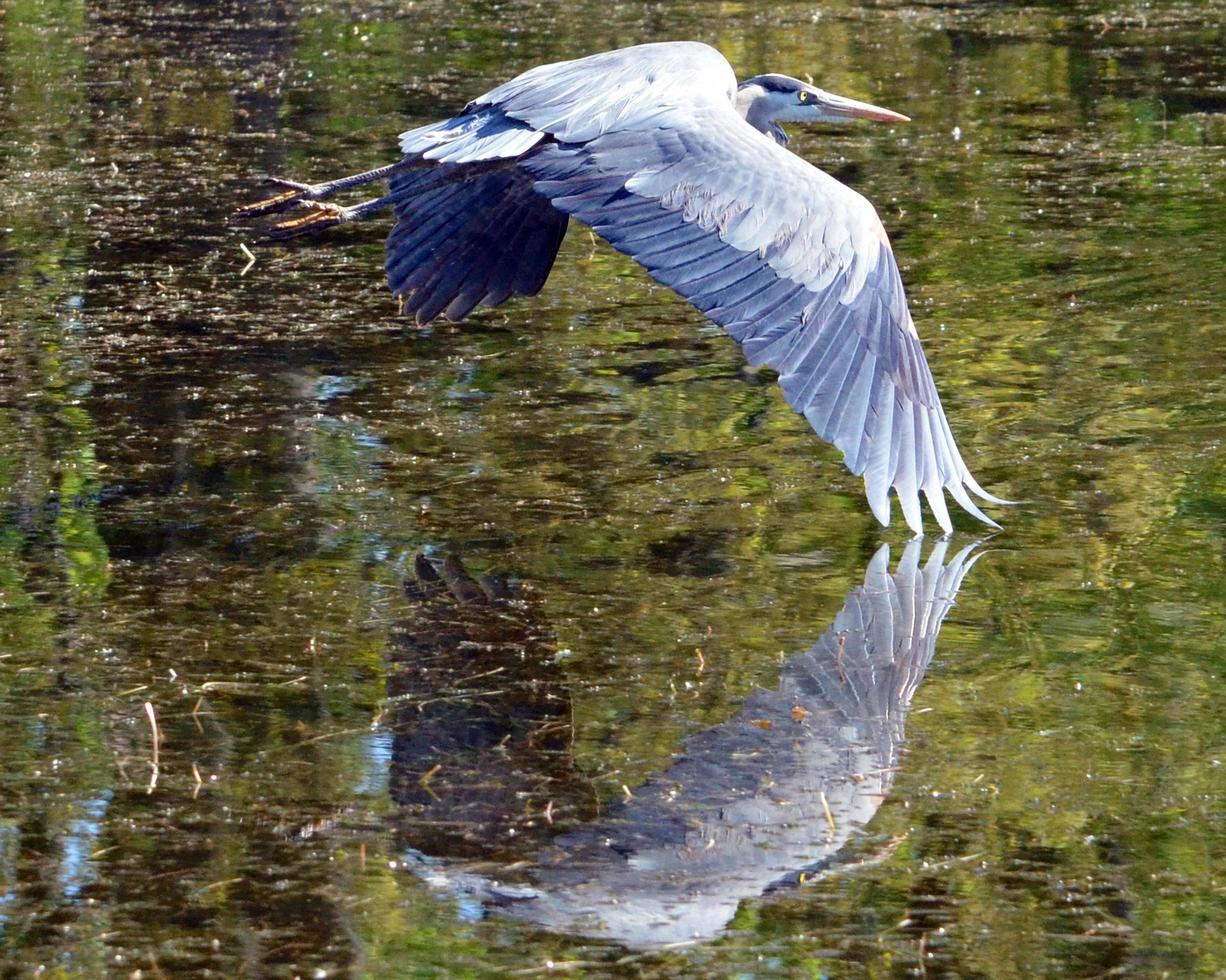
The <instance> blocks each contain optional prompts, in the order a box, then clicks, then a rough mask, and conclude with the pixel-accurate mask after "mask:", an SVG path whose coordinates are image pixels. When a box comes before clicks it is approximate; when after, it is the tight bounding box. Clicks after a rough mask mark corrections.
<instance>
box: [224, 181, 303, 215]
mask: <svg viewBox="0 0 1226 980" xmlns="http://www.w3.org/2000/svg"><path fill="white" fill-rule="evenodd" d="M266 183H269V184H275V185H276V186H278V187H284V188H285V190H283V191H282V192H281V193H280V194H274V195H273V196H272V197H266V198H264V199H263V200H262V201H254V202H253V203H251V204H247V205H244V206H243V207H241V208H239V209H238V210H237V211H235V212H234V215H233V217H234V219H235V220H236V221H245V220H246V219H248V218H258V217H261V216H262V215H265V214H276V213H277V212H279V211H287V210H289V209H290V208H292V207H294V206H295V205H298V204H305V203H308V202H312V201H313V200H314V199H315V198H317V197H320V196H322V195H323V192H324V191H323V188H322V187H320V186H319V185H318V184H303V183H300V182H298V181H296V180H286V179H285V178H283V177H269V178H268V180H267V181H266Z"/></svg>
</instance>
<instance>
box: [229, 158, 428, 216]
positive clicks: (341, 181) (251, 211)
mask: <svg viewBox="0 0 1226 980" xmlns="http://www.w3.org/2000/svg"><path fill="white" fill-rule="evenodd" d="M415 162H416V161H412V160H399V161H397V162H396V163H392V164H388V165H387V166H386V167H376V168H375V169H374V170H367V171H365V172H364V173H360V174H350V175H349V176H348V177H338V178H337V179H336V180H329V181H326V182H325V183H322V184H303V183H300V182H299V181H296V180H286V179H284V178H283V177H270V178H268V182H269V183H271V184H276V185H277V186H278V187H284V188H285V190H283V191H282V192H281V193H279V194H274V195H273V196H272V197H266V198H264V200H262V201H254V202H253V203H251V204H248V205H246V206H244V207H241V208H239V209H238V210H237V211H235V212H234V217H235V218H237V219H239V220H243V219H246V218H258V217H260V216H261V215H265V214H276V213H277V212H278V211H287V210H289V209H290V208H292V207H294V206H295V205H299V204H307V203H310V202H314V201H322V200H324V199H326V198H329V197H331V196H332V195H333V194H337V193H339V192H340V191H344V190H348V189H349V188H350V187H358V186H360V185H362V184H369V183H372V182H373V181H376V180H386V179H387V178H389V177H391V176H392V175H393V174H397V173H399V172H400V171H402V170H407V169H409V168H410V167H412V166H413V165H414V163H415ZM362 206H363V205H361V204H359V205H357V207H362ZM347 220H352V219H347Z"/></svg>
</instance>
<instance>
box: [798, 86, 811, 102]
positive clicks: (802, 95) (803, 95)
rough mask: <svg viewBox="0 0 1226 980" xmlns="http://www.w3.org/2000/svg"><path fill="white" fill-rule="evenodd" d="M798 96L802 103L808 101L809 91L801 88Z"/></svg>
mask: <svg viewBox="0 0 1226 980" xmlns="http://www.w3.org/2000/svg"><path fill="white" fill-rule="evenodd" d="M796 98H798V99H799V100H800V101H801V103H805V102H808V101H809V93H808V92H806V91H804V90H803V89H801V91H800V92H799V93H798V94H797V96H796Z"/></svg>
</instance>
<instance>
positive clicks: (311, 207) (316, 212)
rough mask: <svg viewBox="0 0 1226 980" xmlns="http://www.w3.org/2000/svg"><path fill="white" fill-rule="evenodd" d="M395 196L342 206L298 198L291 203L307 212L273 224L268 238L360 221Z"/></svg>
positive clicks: (284, 237)
mask: <svg viewBox="0 0 1226 980" xmlns="http://www.w3.org/2000/svg"><path fill="white" fill-rule="evenodd" d="M394 201H395V198H394V197H393V196H392V195H390V194H388V195H385V196H384V197H372V198H371V199H370V200H369V201H363V202H362V203H361V204H354V205H352V206H351V207H347V208H343V207H341V206H340V205H339V204H328V203H326V202H324V201H315V200H298V201H294V202H293V203H294V204H296V205H297V206H298V207H300V208H305V209H307V211H308V213H307V214H306V215H304V216H303V217H301V218H291V219H290V220H289V221H282V222H281V223H280V224H278V225H274V226H273V227H272V228H271V229H270V230H269V232H268V238H269V239H271V240H273V241H281V240H283V239H286V238H296V237H298V236H299V235H305V234H308V233H311V232H317V231H323V230H324V229H325V228H331V227H333V226H335V225H344V224H348V223H349V222H351V221H361V220H362V219H363V218H366V217H369V216H370V215H372V214H374V213H375V212H376V211H382V210H383V209H384V208H385V207H387V206H388V205H390V204H392V203H393V202H394Z"/></svg>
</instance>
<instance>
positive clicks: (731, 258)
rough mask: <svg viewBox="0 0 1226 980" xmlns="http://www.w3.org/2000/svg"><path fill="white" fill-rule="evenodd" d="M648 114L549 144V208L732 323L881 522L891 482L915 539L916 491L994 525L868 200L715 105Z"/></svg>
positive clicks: (542, 150)
mask: <svg viewBox="0 0 1226 980" xmlns="http://www.w3.org/2000/svg"><path fill="white" fill-rule="evenodd" d="M521 98H523V99H524V101H525V103H526V101H527V100H526V98H524V97H523V96H522V95H521ZM653 119H654V123H653V124H652V126H650V127H648V128H647V129H645V130H640V129H619V130H614V131H610V132H607V133H604V134H601V135H597V136H596V137H594V138H592V139H590V140H587V141H586V142H581V143H580V142H572V143H565V142H563V143H552V144H549V145H543V146H541V147H539V148H538V149H537V150H535V151H534V152H532V153H530V154H528V155H527V156H526V157H524V158H523V160H522V161H521V166H522V167H523V168H524V169H526V170H528V171H529V172H531V173H532V174H533V175H534V176H535V177H536V178H537V182H536V185H535V186H536V189H537V191H538V192H539V193H541V194H544V195H545V196H547V197H549V198H551V199H552V200H553V202H554V205H555V206H556V207H558V208H560V209H561V210H563V211H565V212H567V213H568V214H571V215H572V216H574V217H576V218H578V219H579V220H581V221H583V222H585V223H587V224H588V225H590V226H591V227H592V228H593V229H594V230H595V231H596V232H597V233H599V234H600V235H601V236H602V237H604V238H606V239H607V240H608V241H609V242H610V243H611V244H612V245H613V246H614V247H615V248H617V249H619V250H620V251H622V252H625V253H626V254H627V255H630V256H631V257H633V258H634V259H636V260H637V261H639V262H640V263H641V264H642V265H643V266H644V267H645V268H646V269H647V270H648V271H649V272H650V273H651V274H652V275H653V276H654V277H655V278H656V279H658V280H659V281H660V282H662V283H664V284H665V285H667V286H670V287H671V288H673V289H675V290H676V291H677V292H678V293H680V294H681V295H682V296H683V297H685V298H686V299H687V300H689V301H690V302H691V303H693V304H694V305H695V306H696V307H698V309H700V310H702V311H703V312H704V313H706V314H707V315H708V316H709V317H710V318H711V319H712V320H714V321H715V322H717V323H719V324H720V325H721V326H723V327H724V328H725V329H726V330H727V331H728V333H729V334H730V335H731V336H732V337H733V338H735V339H736V340H737V341H739V342H740V343H741V344H742V346H743V348H744V351H745V354H746V356H747V357H748V359H749V361H750V362H751V363H753V364H765V365H768V366H770V367H772V368H774V369H775V370H776V371H777V372H778V374H779V384H780V386H781V387H782V388H783V392H784V396H785V397H786V399H787V401H788V403H789V404H790V405H792V407H793V408H795V409H796V410H797V411H798V412H800V413H802V414H803V415H804V416H805V417H806V419H808V421H809V422H810V424H811V425H812V426H813V428H814V430H815V431H816V432H817V433H818V435H820V436H821V437H822V438H823V439H825V440H827V441H829V442H831V443H833V444H834V445H835V446H836V447H838V448H839V449H841V450H842V451H843V454H844V461H845V462H846V464H847V466H848V467H849V468H850V469H851V471H852V472H853V473H856V474H857V475H863V476H864V480H865V486H866V490H867V494H868V499H869V504H870V506H871V508H872V510H873V513H874V514H875V515H876V516H877V517H878V519H879V520H881V521H882V523H888V522H889V490H890V488H891V487H893V488H894V490H895V492H896V494H897V496H898V498H899V502H900V504H901V506H902V511H903V516H904V518H905V519H906V521H907V524H908V525H909V526H910V527H911V528H912V530H914V531H916V532H917V533H921V531H922V516H921V509H920V494H921V493H923V494H924V496H925V497H927V499H928V500H929V505H930V506H931V508H932V511H933V514H934V516H935V517H936V519H937V522H938V523H939V524H940V526H941V527H942V528H943V529H944V530H946V531H949V530H950V529H951V527H952V525H951V522H950V517H949V513H948V510H947V508H946V507H945V504H944V497H943V491H944V490H949V491H950V493H951V494H952V495H953V497H954V499H955V500H957V501H958V503H959V504H961V505H962V507H963V508H965V509H966V510H967V511H968V512H969V513H971V514H973V515H974V516H975V517H977V518H978V519H979V520H982V521H984V522H985V523H987V524H994V522H993V521H992V520H991V519H990V518H988V517H987V516H986V515H985V514H984V513H983V512H982V511H981V510H980V509H979V508H978V507H977V506H976V505H975V503H974V502H973V501H972V500H971V498H970V495H969V494H968V493H967V490H968V489H969V490H970V491H972V492H974V493H977V494H979V495H980V496H982V497H984V498H985V499H987V500H995V499H996V498H993V497H991V496H990V495H988V494H986V493H984V492H983V491H982V489H981V488H980V487H979V485H978V484H977V483H976V482H975V481H974V479H973V478H972V477H971V475H970V473H969V471H968V470H967V468H966V465H965V463H964V462H963V461H962V457H961V455H960V453H959V452H958V449H957V446H956V445H955V443H954V440H953V438H952V435H951V434H950V430H949V425H948V422H947V421H946V419H945V415H944V412H943V410H942V408H941V403H940V399H939V397H938V395H937V391H936V386H935V384H934V383H933V379H932V373H931V371H930V370H929V368H928V364H927V361H926V360H925V358H924V354H923V350H922V348H921V347H920V343H919V338H918V336H917V335H916V333H915V328H914V325H913V324H912V321H911V317H910V314H909V313H908V312H907V306H906V299H905V296H904V293H903V287H902V280H901V277H900V276H899V273H898V268H897V265H896V263H895V262H894V258H893V253H892V252H891V250H890V247H889V243H888V240H887V238H886V236H885V232H884V230H883V229H882V227H881V223H880V221H879V220H878V219H877V216H876V213H875V212H874V211H873V209H872V206H871V205H870V204H869V203H868V202H867V201H865V200H864V198H862V197H861V196H860V195H858V194H856V193H855V192H854V191H852V190H850V189H849V188H846V187H844V186H843V185H842V184H840V183H838V182H837V181H835V180H834V179H833V178H831V177H830V176H829V175H827V174H825V173H823V172H822V171H820V170H818V169H816V168H815V167H812V166H811V165H809V164H808V163H806V162H805V161H803V160H801V159H800V158H798V157H796V156H794V155H793V154H791V153H789V152H788V151H786V150H784V149H783V148H781V147H779V146H777V145H776V144H775V143H774V142H773V141H771V140H770V139H769V138H767V137H765V136H763V135H762V134H760V133H758V132H756V131H755V130H753V129H752V128H751V127H749V126H748V125H747V124H745V123H744V122H743V121H742V120H741V119H740V117H739V116H737V115H736V114H735V112H734V111H733V110H732V109H731V107H730V105H727V104H721V103H719V102H718V100H711V101H710V102H701V103H698V104H693V103H691V104H689V105H687V106H686V107H685V108H684V109H674V110H672V111H671V112H669V113H663V114H662V113H660V112H657V113H655V115H654V116H653ZM527 121H528V122H529V123H533V122H534V120H533V118H532V117H528V119H527Z"/></svg>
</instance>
